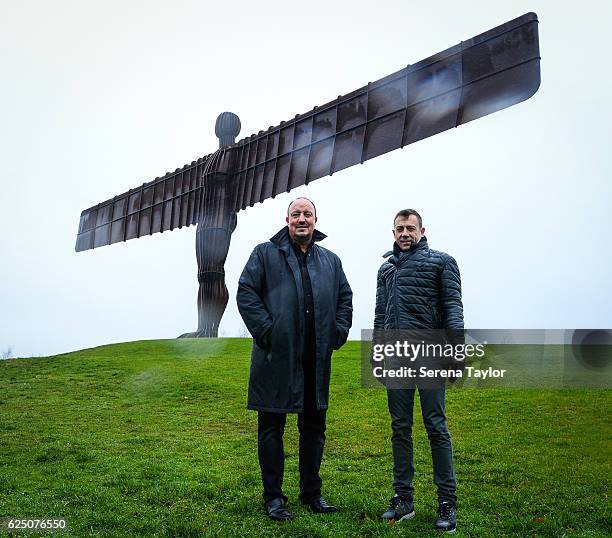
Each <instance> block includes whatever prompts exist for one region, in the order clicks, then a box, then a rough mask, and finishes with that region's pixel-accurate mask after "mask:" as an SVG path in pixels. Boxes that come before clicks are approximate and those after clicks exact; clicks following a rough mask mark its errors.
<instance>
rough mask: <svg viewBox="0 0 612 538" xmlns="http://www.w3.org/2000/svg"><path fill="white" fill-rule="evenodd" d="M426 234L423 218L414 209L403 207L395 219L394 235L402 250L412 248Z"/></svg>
mask: <svg viewBox="0 0 612 538" xmlns="http://www.w3.org/2000/svg"><path fill="white" fill-rule="evenodd" d="M424 235H425V228H423V219H421V215H419V214H418V212H417V211H415V210H414V209H402V210H401V211H399V212H398V213H397V215H395V218H394V219H393V237H394V238H395V242H396V243H397V245H398V246H399V248H400V249H401V250H404V251H405V250H410V248H411V247H412V246H414V245H416V244H417V243H418V242H419V241H420V240H421V238H422V237H423V236H424Z"/></svg>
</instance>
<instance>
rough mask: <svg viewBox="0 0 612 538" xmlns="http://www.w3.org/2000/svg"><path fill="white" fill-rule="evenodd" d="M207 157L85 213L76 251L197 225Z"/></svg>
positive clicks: (80, 225)
mask: <svg viewBox="0 0 612 538" xmlns="http://www.w3.org/2000/svg"><path fill="white" fill-rule="evenodd" d="M208 158H209V156H206V157H202V158H201V159H198V160H197V161H193V162H192V163H191V164H186V165H185V166H183V167H182V168H177V169H176V170H175V171H174V172H168V173H167V174H166V175H165V176H164V177H161V178H156V179H155V180H153V181H150V182H149V183H144V184H143V185H142V186H140V187H136V188H135V189H130V190H129V191H127V192H124V193H123V194H120V195H118V196H115V197H114V198H112V199H111V200H107V201H106V202H102V203H100V204H97V205H95V206H93V207H90V208H89V209H86V210H85V211H83V212H82V213H81V220H80V222H79V231H78V234H77V240H76V247H75V250H76V251H77V252H80V251H82V250H88V249H92V248H97V247H102V246H104V245H110V244H111V243H117V242H119V241H127V240H128V239H134V238H135V237H142V236H143V235H151V234H154V233H156V232H165V231H166V230H172V229H174V228H182V227H183V226H189V225H191V224H196V223H197V222H198V220H199V217H200V215H199V214H198V212H199V208H200V206H201V204H200V203H199V202H200V197H201V195H202V190H203V189H202V171H203V168H204V164H205V163H206V160H207V159H208Z"/></svg>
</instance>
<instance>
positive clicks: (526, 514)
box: [0, 339, 612, 537]
mask: <svg viewBox="0 0 612 538" xmlns="http://www.w3.org/2000/svg"><path fill="white" fill-rule="evenodd" d="M249 350H250V340H246V339H217V340H161V341H142V342H132V343H126V344H117V345H109V346H103V347H99V348H95V349H88V350H84V351H79V352H75V353H68V354H64V355H58V356H55V357H48V358H36V359H15V360H7V361H1V362H0V517H3V516H16V517H65V518H67V519H68V521H69V524H70V526H71V532H70V533H69V534H70V535H72V536H90V535H91V536H262V537H263V536H266V537H267V536H294V537H298V536H300V537H318V536H330V537H331V536H334V537H335V536H403V535H432V536H436V533H435V532H434V531H433V530H432V523H433V519H434V517H435V509H436V500H435V489H434V486H433V484H432V482H431V480H432V470H431V456H430V452H429V445H428V441H427V437H426V435H425V432H424V428H423V426H422V423H421V422H420V413H419V412H417V413H415V419H416V420H415V427H414V432H415V464H416V469H417V477H416V484H415V486H416V499H415V504H416V506H415V508H416V511H417V515H416V518H415V519H413V520H412V521H409V522H406V523H403V524H401V525H397V526H389V525H386V524H383V523H382V522H380V521H379V516H380V514H381V513H382V512H383V511H384V509H385V508H386V506H387V504H388V500H389V498H390V496H391V495H392V490H391V469H392V463H391V443H390V425H389V418H388V411H387V408H386V395H385V392H384V391H382V390H378V389H364V388H362V387H361V385H360V361H359V344H358V343H357V342H349V343H348V344H347V345H346V346H345V347H344V348H343V349H342V350H341V351H340V352H337V353H336V354H335V356H334V366H333V376H332V390H331V406H330V411H329V414H328V433H327V444H326V452H325V460H324V462H323V466H322V476H323V481H324V495H325V496H326V498H327V499H328V500H329V501H330V502H333V503H335V504H337V505H338V506H339V507H340V508H341V513H339V514H335V515H333V516H319V515H313V514H310V513H309V512H307V511H306V510H305V509H303V508H302V507H301V506H300V505H299V504H298V502H297V494H298V469H297V435H296V433H297V432H296V421H295V416H290V419H289V420H288V424H287V430H286V435H285V440H286V452H287V461H286V468H285V489H286V494H287V495H288V496H289V502H290V508H291V509H292V510H293V511H294V514H295V516H296V518H295V520H294V521H292V522H289V523H281V524H277V523H274V522H271V521H269V520H268V519H267V518H266V517H265V516H264V515H263V511H262V502H261V486H260V478H259V468H258V464H257V444H256V429H257V417H256V414H255V413H253V412H250V411H247V410H246V409H245V405H246V388H247V379H248V368H249ZM611 403H612V396H611V393H610V391H605V390H588V391H586V390H583V391H578V390H565V391H563V390H556V391H553V390H549V391H544V390H510V389H489V390H478V389H460V390H453V391H449V393H448V397H447V412H448V413H447V414H448V417H449V425H450V430H451V434H452V436H453V442H454V445H455V454H456V467H457V469H456V471H457V476H458V481H459V490H458V495H459V502H460V505H459V508H458V525H459V532H460V533H461V534H463V535H465V536H468V535H469V536H493V535H495V536H499V535H520V536H530V535H539V536H561V535H567V536H609V535H611V534H612V525H611V520H612V517H611V516H612V514H611V510H610V498H609V495H610V477H611V476H612V473H611V469H610V461H611V460H612V449H611V444H610V439H611V433H612V427H611V426H612V425H611V419H610V409H611V407H612V406H611V405H610V404H611ZM417 405H418V404H417Z"/></svg>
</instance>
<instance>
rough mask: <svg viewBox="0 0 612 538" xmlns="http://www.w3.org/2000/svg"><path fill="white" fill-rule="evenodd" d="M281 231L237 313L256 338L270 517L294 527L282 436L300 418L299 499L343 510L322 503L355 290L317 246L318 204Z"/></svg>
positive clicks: (244, 288)
mask: <svg viewBox="0 0 612 538" xmlns="http://www.w3.org/2000/svg"><path fill="white" fill-rule="evenodd" d="M286 222H287V226H286V227H283V228H282V229H281V230H280V231H279V232H278V233H277V234H276V235H275V236H274V237H272V238H271V239H270V241H269V242H267V243H262V244H260V245H257V246H256V247H255V249H254V250H253V253H252V254H251V257H250V258H249V261H248V262H247V264H246V266H245V268H244V271H243V272H242V275H241V276H240V280H239V283H238V294H237V300H238V310H239V311H240V315H241V316H242V319H243V320H244V323H245V324H246V326H247V328H248V330H249V332H250V333H251V335H252V336H253V340H254V343H253V350H252V353H251V372H250V376H249V393H248V405H247V407H248V408H249V409H253V410H256V411H257V412H258V443H257V446H258V454H259V465H260V467H261V477H262V482H263V489H264V491H263V497H264V506H265V510H266V513H267V514H268V516H269V517H270V518H272V519H276V520H287V519H291V517H292V515H291V512H289V510H288V509H287V497H285V496H284V495H283V491H282V485H283V472H284V458H285V455H284V450H283V433H284V428H285V421H286V418H287V413H298V429H299V433H300V447H299V467H300V499H301V501H302V502H303V503H305V504H307V505H308V506H309V507H310V508H311V510H312V511H313V512H317V513H331V512H336V511H337V509H336V507H334V506H331V505H329V504H327V503H326V502H325V500H324V499H323V497H322V496H321V477H320V476H319V469H320V466H321V459H322V457H323V445H324V443H325V417H326V412H327V406H328V401H329V380H330V373H331V355H332V351H333V350H334V349H339V348H340V347H341V346H342V345H344V343H345V342H346V339H347V337H348V332H349V329H350V327H351V321H352V311H353V307H352V297H353V294H352V292H351V288H350V286H349V284H348V282H347V280H346V277H345V276H344V272H343V270H342V264H341V263H340V259H339V258H338V256H336V255H335V254H334V253H333V252H331V251H329V250H327V249H325V248H323V247H321V246H319V245H318V244H316V243H317V242H318V241H321V240H322V239H324V238H325V237H326V236H325V234H323V233H321V232H319V231H318V230H315V224H316V222H317V216H316V209H315V207H314V204H313V203H312V202H311V201H310V200H308V199H307V198H298V199H297V200H294V201H293V202H291V204H290V205H289V208H288V210H287V217H286Z"/></svg>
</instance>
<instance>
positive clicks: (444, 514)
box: [436, 502, 457, 534]
mask: <svg viewBox="0 0 612 538" xmlns="http://www.w3.org/2000/svg"><path fill="white" fill-rule="evenodd" d="M436 529H438V530H440V531H444V532H448V533H449V534H453V533H454V532H455V531H456V530H457V511H456V510H455V507H454V506H453V504H452V503H449V502H441V503H440V504H439V505H438V519H436Z"/></svg>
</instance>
